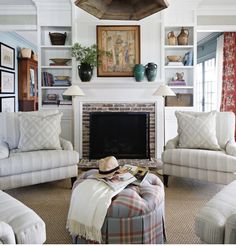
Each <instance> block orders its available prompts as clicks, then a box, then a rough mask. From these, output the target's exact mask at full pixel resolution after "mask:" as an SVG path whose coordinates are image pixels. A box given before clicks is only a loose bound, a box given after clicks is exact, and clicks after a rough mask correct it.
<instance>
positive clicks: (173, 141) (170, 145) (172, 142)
mask: <svg viewBox="0 0 236 246" xmlns="http://www.w3.org/2000/svg"><path fill="white" fill-rule="evenodd" d="M178 144H179V136H176V137H175V138H172V139H170V140H169V141H168V142H167V143H166V146H165V150H166V149H176V148H177V146H178Z"/></svg>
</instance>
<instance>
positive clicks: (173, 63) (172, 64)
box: [167, 61, 184, 66]
mask: <svg viewBox="0 0 236 246" xmlns="http://www.w3.org/2000/svg"><path fill="white" fill-rule="evenodd" d="M183 65H184V64H183V62H181V61H180V62H168V63H167V66H183Z"/></svg>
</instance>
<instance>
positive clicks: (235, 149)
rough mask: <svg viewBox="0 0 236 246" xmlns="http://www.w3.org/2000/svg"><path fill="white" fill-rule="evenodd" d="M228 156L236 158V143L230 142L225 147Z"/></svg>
mask: <svg viewBox="0 0 236 246" xmlns="http://www.w3.org/2000/svg"><path fill="white" fill-rule="evenodd" d="M225 151H226V154H228V155H232V156H236V143H235V142H234V141H232V140H230V141H228V142H227V144H226V147H225Z"/></svg>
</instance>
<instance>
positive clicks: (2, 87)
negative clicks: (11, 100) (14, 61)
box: [0, 70, 15, 94]
mask: <svg viewBox="0 0 236 246" xmlns="http://www.w3.org/2000/svg"><path fill="white" fill-rule="evenodd" d="M0 93H1V94H14V93H15V73H13V72H9V71H4V70H0Z"/></svg>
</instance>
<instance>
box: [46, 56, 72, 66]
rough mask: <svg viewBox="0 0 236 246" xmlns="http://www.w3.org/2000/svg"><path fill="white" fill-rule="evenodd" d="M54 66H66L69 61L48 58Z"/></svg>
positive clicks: (66, 59) (67, 59)
mask: <svg viewBox="0 0 236 246" xmlns="http://www.w3.org/2000/svg"><path fill="white" fill-rule="evenodd" d="M50 60H51V61H53V62H54V63H55V64H56V65H66V63H67V62H69V61H70V60H71V59H69V58H50Z"/></svg>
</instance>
